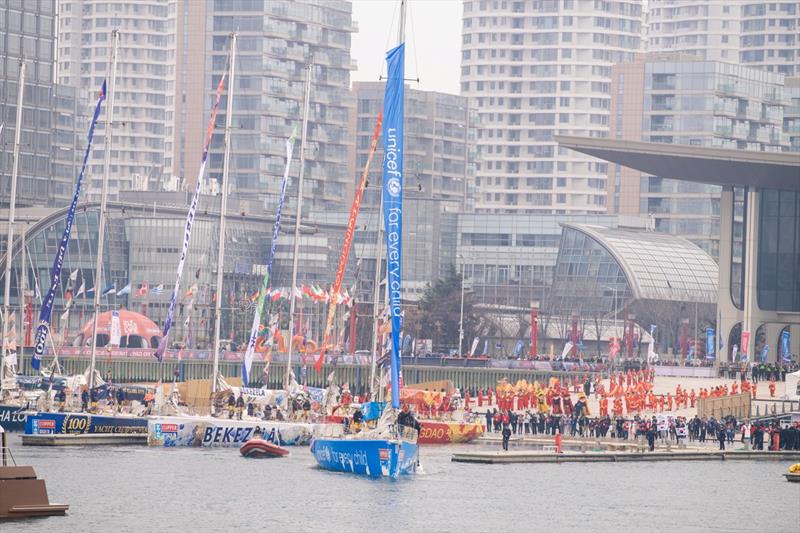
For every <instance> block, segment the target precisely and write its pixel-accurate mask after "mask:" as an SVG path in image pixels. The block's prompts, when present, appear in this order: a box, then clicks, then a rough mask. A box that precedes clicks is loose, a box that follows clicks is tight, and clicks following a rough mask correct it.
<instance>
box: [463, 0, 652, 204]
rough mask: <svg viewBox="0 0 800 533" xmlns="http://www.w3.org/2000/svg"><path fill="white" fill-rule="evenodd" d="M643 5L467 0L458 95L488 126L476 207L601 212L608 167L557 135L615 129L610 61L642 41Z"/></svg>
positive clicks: (482, 138)
mask: <svg viewBox="0 0 800 533" xmlns="http://www.w3.org/2000/svg"><path fill="white" fill-rule="evenodd" d="M642 23H643V13H642V3H641V2H638V1H616V0H609V1H602V2H601V1H596V2H592V1H583V0H576V1H573V0H563V1H556V0H467V1H465V2H464V13H463V29H462V32H463V40H462V57H461V94H462V96H467V97H469V98H470V100H474V101H475V102H476V104H477V107H478V112H479V116H480V123H481V128H480V130H479V131H478V139H477V144H478V149H479V153H480V163H479V165H478V169H477V172H476V178H475V186H476V193H477V194H476V200H475V209H476V211H481V212H499V213H519V212H522V213H556V214H566V213H604V212H605V211H606V176H607V166H608V165H607V164H606V163H603V162H600V161H597V160H595V159H592V158H589V157H584V156H582V155H580V154H578V153H577V152H572V151H569V150H566V149H561V148H559V147H558V146H557V144H556V143H555V142H554V141H553V135H554V134H556V133H563V134H576V135H586V136H592V137H605V136H607V134H608V119H609V103H610V99H611V95H610V76H611V65H612V64H614V63H619V62H623V61H627V60H630V59H631V58H632V56H633V54H634V53H635V52H637V51H638V50H639V49H640V48H641V44H642Z"/></svg>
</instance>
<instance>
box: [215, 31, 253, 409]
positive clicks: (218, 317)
mask: <svg viewBox="0 0 800 533" xmlns="http://www.w3.org/2000/svg"><path fill="white" fill-rule="evenodd" d="M230 38H231V40H230V47H231V49H230V64H229V65H228V95H227V108H226V112H225V152H224V154H223V160H222V187H221V188H220V194H221V196H222V201H221V205H220V212H219V248H218V252H217V297H216V298H215V301H214V374H213V376H212V378H211V409H210V412H211V414H212V415H213V414H214V397H215V396H216V393H217V380H218V379H219V340H220V339H219V336H220V333H219V330H220V325H221V322H222V282H223V271H224V270H225V215H226V214H227V211H228V189H229V180H228V172H229V170H230V157H231V120H232V118H233V89H234V78H233V76H234V71H235V67H236V32H234V33H231V35H230ZM243 385H245V386H246V385H247V384H246V383H245V384H243Z"/></svg>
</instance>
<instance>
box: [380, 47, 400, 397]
mask: <svg viewBox="0 0 800 533" xmlns="http://www.w3.org/2000/svg"><path fill="white" fill-rule="evenodd" d="M386 64H387V69H386V76H387V79H386V93H385V94H384V97H383V114H384V116H385V117H386V122H385V123H384V126H383V225H384V229H385V231H386V261H387V263H386V270H387V283H388V292H389V307H390V316H391V319H392V356H391V363H392V364H391V372H392V382H391V383H392V384H391V387H392V392H393V394H392V408H393V409H399V408H400V394H399V391H400V373H401V369H400V328H401V325H400V291H401V279H400V274H401V268H402V260H403V258H402V250H403V245H402V235H403V97H404V92H405V86H404V79H405V43H400V44H399V45H398V46H396V47H395V48H392V49H391V50H389V52H387V54H386ZM395 391H398V392H397V393H395Z"/></svg>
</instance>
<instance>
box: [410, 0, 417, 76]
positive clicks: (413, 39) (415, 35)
mask: <svg viewBox="0 0 800 533" xmlns="http://www.w3.org/2000/svg"><path fill="white" fill-rule="evenodd" d="M408 19H409V26H410V27H411V41H412V43H413V44H414V70H415V72H416V73H417V78H416V82H417V83H419V61H417V34H416V32H415V30H416V26H415V24H414V10H413V9H411V3H410V2H409V4H408ZM410 81H415V80H410Z"/></svg>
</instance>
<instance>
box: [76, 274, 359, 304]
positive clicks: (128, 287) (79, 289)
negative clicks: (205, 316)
mask: <svg viewBox="0 0 800 533" xmlns="http://www.w3.org/2000/svg"><path fill="white" fill-rule="evenodd" d="M82 274H83V273H82V272H80V271H79V269H76V270H74V271H72V272H71V273H70V275H69V280H70V282H69V283H68V287H67V289H66V290H65V292H64V299H65V300H66V302H67V305H68V306H69V305H71V302H72V300H73V299H74V298H78V297H81V296H83V297H89V296H90V295H93V294H94V291H95V287H91V288H88V289H87V288H86V282H85V279H84V278H83V275H82ZM198 292H200V291H199V286H198V284H197V283H195V284H193V285H191V286H190V287H189V288H188V289H187V290H186V292H185V293H184V294H183V297H184V298H187V299H189V298H194V297H195V296H196V295H197V294H198ZM151 294H152V295H159V294H164V284H163V283H159V284H158V285H155V286H151V285H150V284H149V283H140V284H138V285H132V284H131V283H130V282H128V283H126V284H125V285H124V286H123V287H122V288H121V289H117V283H116V282H113V283H109V284H108V285H106V286H105V287H104V288H103V290H102V291H101V292H100V295H101V296H126V295H133V296H135V297H137V298H142V297H145V296H148V295H151ZM215 294H216V293H214V294H212V298H214V297H215ZM291 295H294V297H295V298H296V299H298V300H306V301H311V302H314V303H324V304H328V303H330V302H331V298H332V293H331V291H328V290H325V289H324V288H322V287H320V286H319V285H315V284H309V285H306V284H303V285H299V286H297V287H295V288H294V289H293V290H290V289H289V288H288V287H283V288H272V289H268V291H267V295H266V297H265V299H267V300H269V301H270V302H277V301H279V300H289V298H290V297H291ZM201 296H202V295H201ZM258 296H259V291H258V290H256V291H255V292H253V293H252V294H250V295H248V296H247V298H248V299H249V300H250V301H252V302H255V301H257V300H258ZM234 301H235V298H234V295H233V292H231V294H230V298H229V303H230V304H231V305H232V304H233V303H234ZM352 304H353V297H352V296H351V295H350V292H349V291H348V290H347V289H345V290H344V291H341V292H339V293H338V294H336V305H345V306H352Z"/></svg>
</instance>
